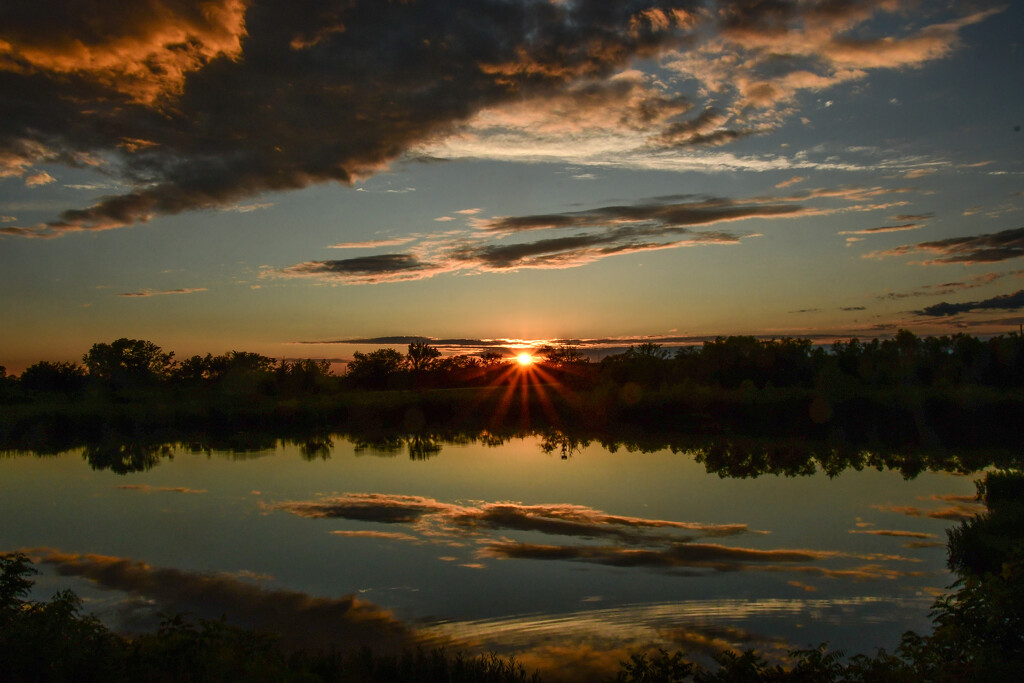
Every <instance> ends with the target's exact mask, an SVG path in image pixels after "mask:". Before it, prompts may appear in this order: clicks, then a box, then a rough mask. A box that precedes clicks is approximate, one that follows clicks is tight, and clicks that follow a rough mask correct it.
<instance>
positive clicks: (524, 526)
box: [263, 493, 918, 581]
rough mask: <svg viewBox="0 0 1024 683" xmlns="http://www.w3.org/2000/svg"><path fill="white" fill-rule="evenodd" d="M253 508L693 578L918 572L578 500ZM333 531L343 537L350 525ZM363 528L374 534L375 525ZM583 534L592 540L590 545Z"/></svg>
mask: <svg viewBox="0 0 1024 683" xmlns="http://www.w3.org/2000/svg"><path fill="white" fill-rule="evenodd" d="M263 507H264V509H266V510H268V511H283V512H288V513H291V514H294V515H298V516H300V517H307V518H311V519H346V520H349V521H356V522H370V523H378V524H400V525H405V526H406V527H408V528H409V530H410V531H411V532H412V533H415V534H416V539H417V540H419V541H420V542H431V543H436V544H440V545H445V546H448V547H453V548H461V547H465V546H466V544H467V540H468V541H472V542H473V544H474V545H475V547H476V548H477V550H476V559H477V560H487V559H492V560H493V559H498V560H511V559H518V560H549V561H550V560H560V561H570V562H583V563H588V564H598V565H604V566H610V567H622V568H637V569H649V570H654V571H662V572H668V573H672V574H678V575H681V576H701V575H704V574H707V573H708V572H730V571H766V572H787V571H791V572H796V573H803V574H815V575H818V576H822V577H826V578H840V579H852V580H857V581H860V580H869V579H877V578H886V579H891V578H897V577H900V576H909V575H915V576H916V575H918V574H917V573H913V572H906V571H904V570H896V569H891V568H887V567H884V566H883V565H881V564H878V562H897V561H903V562H906V561H916V560H913V559H910V558H905V557H901V556H899V555H878V554H871V555H854V554H849V553H843V552H839V551H830V550H810V549H788V548H781V549H760V548H748V547H742V546H734V545H725V544H722V543H709V542H706V541H704V540H702V539H709V538H727V537H735V536H739V535H744V534H750V533H764V532H756V531H752V530H750V529H749V528H748V527H747V525H745V524H705V523H699V522H681V521H675V520H664V519H649V518H643V517H632V516H624V515H612V514H608V513H605V512H602V511H601V510H595V509H593V508H589V507H586V506H582V505H572V504H542V505H525V504H522V503H514V502H494V503H488V502H475V503H472V504H456V503H444V502H441V501H438V500H435V499H432V498H425V497H421V496H402V495H391V494H380V493H362V494H353V493H349V494H345V495H343V496H336V497H331V498H324V499H322V500H318V501H289V502H281V503H274V504H267V505H264V506H263ZM342 533H343V535H349V534H350V533H351V532H342ZM385 533H389V532H385ZM517 533H526V534H536V533H540V534H545V535H547V536H553V537H559V538H563V539H565V538H571V539H575V540H577V541H581V542H580V543H576V544H571V545H569V544H565V545H560V544H543V543H536V542H534V541H532V540H530V541H526V540H517V539H515V538H514V535H515V534H517ZM359 535H362V534H359ZM367 535H371V536H373V537H377V536H378V535H377V533H376V532H375V531H373V532H369V533H368V534H367ZM400 535H401V536H402V538H401V539H399V540H411V538H405V534H400ZM593 541H598V542H599V544H593V543H591V542H593ZM455 559H456V558H452V561H455ZM851 559H859V560H869V561H871V562H873V563H874V564H869V565H862V566H852V567H845V568H843V567H826V566H821V563H824V562H831V561H846V562H848V561H849V560H851ZM473 564H479V562H476V563H473Z"/></svg>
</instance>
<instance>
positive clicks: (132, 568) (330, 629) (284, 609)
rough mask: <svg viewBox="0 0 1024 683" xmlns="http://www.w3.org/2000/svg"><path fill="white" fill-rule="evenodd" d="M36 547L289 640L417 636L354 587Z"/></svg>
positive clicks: (69, 572) (61, 568)
mask: <svg viewBox="0 0 1024 683" xmlns="http://www.w3.org/2000/svg"><path fill="white" fill-rule="evenodd" d="M30 553H31V554H35V555H39V556H40V559H41V561H42V562H43V563H44V564H47V565H51V566H53V567H54V569H55V570H56V572H57V573H58V574H60V575H61V576H81V577H84V578H86V579H88V580H90V581H92V582H93V583H95V584H96V585H97V586H99V587H100V588H105V589H110V590H118V591H124V592H127V593H130V594H131V595H132V596H135V597H137V598H143V599H145V600H146V601H150V602H152V603H155V604H156V606H157V608H158V609H159V611H162V612H166V613H170V614H177V613H184V612H188V613H191V614H194V615H196V616H199V617H203V618H209V619H218V618H220V617H221V616H225V617H226V618H227V619H228V621H229V622H230V623H232V624H236V625H239V626H243V627H246V628H254V629H257V630H259V631H266V632H271V633H278V634H281V635H282V637H283V638H284V639H285V642H287V643H289V644H291V645H297V646H298V645H301V646H304V647H309V646H314V647H329V646H338V647H342V648H346V647H359V646H364V645H365V646H373V648H374V649H383V650H390V651H395V650H398V649H405V648H408V647H410V646H412V645H414V644H415V635H414V633H413V632H412V631H411V630H410V629H409V628H408V627H407V626H405V625H404V624H403V623H402V622H400V621H398V620H397V619H395V618H394V617H393V616H392V615H391V613H390V612H388V611H386V610H383V609H381V608H380V607H378V606H376V605H374V604H373V603H370V602H367V601H364V600H362V599H360V598H357V597H355V596H354V595H346V596H343V597H340V598H326V597H316V596H312V595H309V594H306V593H300V592H297V591H289V590H272V589H268V588H263V587H261V586H258V585H254V584H252V583H249V582H247V581H243V580H240V579H239V578H238V577H237V576H234V575H231V574H200V573H196V572H188V571H183V570H179V569H172V568H161V567H152V566H150V565H148V564H146V563H144V562H138V561H135V560H131V559H128V558H123V557H110V556H106V555H91V554H75V553H64V552H60V551H58V550H52V549H41V550H34V551H30ZM149 609H150V610H151V611H152V609H153V606H152V605H149Z"/></svg>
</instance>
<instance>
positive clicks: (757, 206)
mask: <svg viewBox="0 0 1024 683" xmlns="http://www.w3.org/2000/svg"><path fill="white" fill-rule="evenodd" d="M910 191H912V190H911V189H909V188H901V187H896V188H883V187H867V188H865V187H850V186H844V187H837V188H815V189H809V190H805V191H802V192H798V193H795V194H791V195H789V196H785V197H751V198H747V199H727V198H721V197H707V196H695V195H678V196H671V197H660V198H654V199H649V200H644V201H639V202H637V203H634V204H629V205H612V206H600V207H597V208H593V209H586V210H580V211H566V212H559V213H545V214H530V215H522V216H497V217H491V218H483V217H475V218H471V219H470V226H471V227H472V230H471V231H469V232H466V231H462V232H459V231H455V232H453V233H446V234H443V235H439V236H437V237H433V238H430V237H421V238H419V239H418V243H412V242H415V241H416V240H413V239H410V246H409V248H408V250H407V251H404V252H401V253H391V254H380V255H377V256H367V257H357V258H348V259H333V260H322V261H306V262H303V263H299V264H295V265H292V266H288V267H285V268H279V269H273V268H267V269H265V270H264V271H263V273H262V276H263V277H292V278H294V277H304V278H316V279H321V280H327V281H331V282H341V283H344V284H374V283H380V282H400V281H408V280H421V279H424V278H429V277H433V276H435V275H438V274H441V273H449V272H455V271H460V272H465V273H482V272H508V271H514V270H518V269H562V268H575V267H579V266H582V265H586V264H589V263H593V262H595V261H599V260H602V259H605V258H608V257H610V256H617V255H622V254H632V253H638V252H644V251H652V250H662V249H677V248H683V247H694V246H701V245H716V244H717V245H736V244H739V243H740V242H741V241H742V240H744V239H746V238H750V237H757V236H760V235H759V233H755V232H749V231H746V232H726V231H723V230H711V229H704V230H698V229H696V228H710V227H712V226H716V225H719V224H724V223H740V222H743V221H752V220H781V219H793V218H800V217H807V216H825V215H830V214H837V213H848V212H865V211H876V210H879V209H883V208H887V207H888V206H890V204H891V203H884V204H881V205H879V204H876V203H873V202H876V201H877V200H878V198H880V197H883V196H885V195H890V194H902V193H906V192H910ZM822 204H823V205H822ZM837 204H838V205H837ZM477 211H478V209H468V210H463V211H462V212H461V213H464V214H467V215H473V214H475V213H476V212H477ZM533 233H540V234H545V235H547V236H544V237H538V238H536V239H532V240H525V241H524V237H523V236H524V235H532V234H533ZM566 233H569V234H566ZM357 244H361V243H357Z"/></svg>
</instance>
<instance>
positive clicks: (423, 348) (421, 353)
mask: <svg viewBox="0 0 1024 683" xmlns="http://www.w3.org/2000/svg"><path fill="white" fill-rule="evenodd" d="M440 357H441V352H440V351H438V350H437V349H436V348H434V347H433V346H431V345H430V344H427V343H426V342H412V343H411V344H409V352H408V353H407V354H406V356H405V359H406V363H407V364H408V365H409V369H410V370H412V371H413V372H422V371H423V370H428V369H430V367H431V366H432V365H433V364H434V362H435V361H436V360H437V359H438V358H440Z"/></svg>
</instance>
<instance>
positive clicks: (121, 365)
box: [82, 338, 174, 389]
mask: <svg viewBox="0 0 1024 683" xmlns="http://www.w3.org/2000/svg"><path fill="white" fill-rule="evenodd" d="M82 362H83V363H85V367H86V369H87V370H88V371H89V377H91V378H93V379H96V380H99V381H101V382H103V383H105V384H107V385H109V386H111V387H113V388H114V389H122V388H126V387H137V386H147V385H151V384H153V383H155V382H156V381H158V380H160V379H163V378H165V377H167V376H168V375H169V373H170V370H171V368H172V367H173V365H174V353H173V352H171V353H164V352H163V351H162V350H161V349H160V347H159V346H157V345H156V344H154V343H153V342H151V341H145V340H142V339H126V338H121V339H118V340H116V341H113V342H111V343H110V344H93V346H92V348H91V349H89V352H88V353H86V354H85V355H84V356H82Z"/></svg>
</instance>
